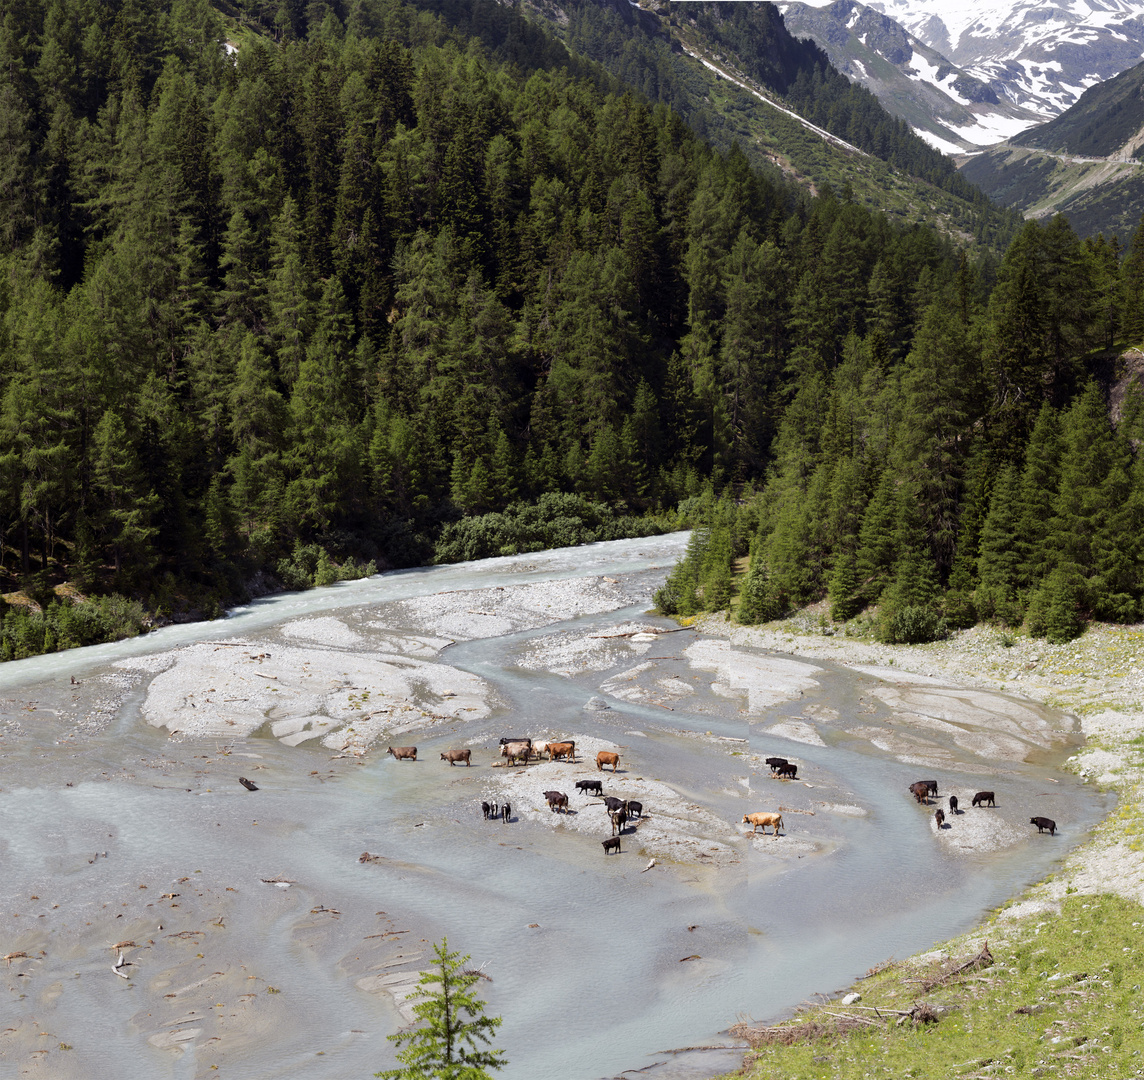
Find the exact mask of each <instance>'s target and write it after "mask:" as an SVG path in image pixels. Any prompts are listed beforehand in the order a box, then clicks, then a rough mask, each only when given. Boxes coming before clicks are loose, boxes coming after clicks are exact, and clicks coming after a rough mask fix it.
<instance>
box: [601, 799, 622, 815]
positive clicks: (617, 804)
mask: <svg viewBox="0 0 1144 1080" xmlns="http://www.w3.org/2000/svg"><path fill="white" fill-rule="evenodd" d="M623 808H624V800H623V799H617V798H616V797H615V795H605V796H604V809H605V810H606V811H607V812H608V813H609V814H614V813H615V812H616V811H617V810H622V809H623Z"/></svg>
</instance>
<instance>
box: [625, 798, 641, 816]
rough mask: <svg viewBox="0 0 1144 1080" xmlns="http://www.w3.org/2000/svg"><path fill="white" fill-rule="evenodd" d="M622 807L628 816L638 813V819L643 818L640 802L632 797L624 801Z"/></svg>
mask: <svg viewBox="0 0 1144 1080" xmlns="http://www.w3.org/2000/svg"><path fill="white" fill-rule="evenodd" d="M624 809H625V810H626V811H627V812H628V817H631V816H632V815H633V814H639V816H640V819H641V820H642V819H643V803H642V802H636V801H635V800H633V799H629V800H628V801H627V802H626V803H624Z"/></svg>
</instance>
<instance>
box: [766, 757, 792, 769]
mask: <svg viewBox="0 0 1144 1080" xmlns="http://www.w3.org/2000/svg"><path fill="white" fill-rule="evenodd" d="M767 764H768V765H769V766H770V767H771V772H772V773H773V772H775V771H776V770H777V769H778V767H779V766H780V765H786V764H788V762H787V759H786V758H785V757H769V758H767Z"/></svg>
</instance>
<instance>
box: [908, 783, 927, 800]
mask: <svg viewBox="0 0 1144 1080" xmlns="http://www.w3.org/2000/svg"><path fill="white" fill-rule="evenodd" d="M910 794H911V795H912V796H913V797H914V798H915V799H917V800H918V802H920V803H928V802H929V784H927V783H926V782H925V781H924V780H919V781H918V782H917V783H916V784H910Z"/></svg>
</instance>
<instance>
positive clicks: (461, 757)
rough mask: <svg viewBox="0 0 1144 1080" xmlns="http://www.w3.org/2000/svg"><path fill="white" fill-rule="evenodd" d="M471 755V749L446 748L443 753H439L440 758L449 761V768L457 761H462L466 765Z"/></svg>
mask: <svg viewBox="0 0 1144 1080" xmlns="http://www.w3.org/2000/svg"><path fill="white" fill-rule="evenodd" d="M472 755H473V752H472V750H446V751H445V753H443V754H442V755H441V760H442V761H447V762H448V763H449V768H452V767H453V766H454V765H456V764H457V762H458V761H463V762H464V763H465V766H466V767H467V766H468V764H469V758H470V757H472Z"/></svg>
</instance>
